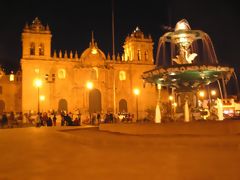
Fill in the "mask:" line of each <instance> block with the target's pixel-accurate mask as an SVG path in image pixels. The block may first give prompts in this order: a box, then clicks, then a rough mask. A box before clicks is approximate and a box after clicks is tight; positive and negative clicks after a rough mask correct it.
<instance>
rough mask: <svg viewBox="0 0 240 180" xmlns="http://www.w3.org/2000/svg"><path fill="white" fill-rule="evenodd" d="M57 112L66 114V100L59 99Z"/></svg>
mask: <svg viewBox="0 0 240 180" xmlns="http://www.w3.org/2000/svg"><path fill="white" fill-rule="evenodd" d="M58 112H59V113H60V112H65V113H67V112H68V107H67V100H66V99H60V100H59V102H58Z"/></svg>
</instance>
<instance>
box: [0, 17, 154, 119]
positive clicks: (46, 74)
mask: <svg viewBox="0 0 240 180" xmlns="http://www.w3.org/2000/svg"><path fill="white" fill-rule="evenodd" d="M51 37H52V34H51V31H50V28H49V26H48V25H47V26H44V25H43V24H42V22H41V21H40V20H39V19H38V18H35V19H34V20H33V22H32V23H31V24H26V25H25V27H24V29H23V32H22V39H21V40H22V57H21V60H20V63H21V72H18V73H17V74H15V78H14V79H13V80H12V81H10V80H9V82H8V83H6V84H8V86H9V84H10V85H11V83H12V85H13V87H12V88H8V89H12V91H13V92H12V95H11V94H10V92H8V93H7V94H5V93H4V92H6V90H4V89H6V88H7V85H2V87H1V88H0V90H1V94H0V98H1V99H0V109H1V111H14V112H19V111H21V112H23V113H37V112H49V111H55V112H62V111H64V112H76V111H78V112H80V113H81V114H88V113H94V112H101V113H107V112H114V113H119V112H129V113H131V114H136V113H137V114H138V116H139V118H144V116H145V115H146V111H147V109H151V108H154V107H155V106H156V97H157V91H156V88H155V86H148V87H147V88H144V83H143V79H142V78H141V75H142V73H143V72H145V71H148V70H151V69H153V68H154V67H155V65H154V58H153V41H152V38H151V36H150V35H149V36H146V35H144V33H143V32H142V31H141V30H140V29H139V28H138V27H137V28H136V29H135V30H134V31H133V32H132V33H131V34H130V35H128V36H127V37H126V39H125V42H124V45H123V48H124V49H123V50H124V53H123V54H122V55H121V56H120V55H119V54H118V55H117V56H116V57H114V56H112V57H110V55H109V54H108V55H107V56H106V54H104V52H103V51H102V50H101V49H100V47H98V45H97V42H96V40H95V39H94V36H93V34H92V37H91V38H90V37H89V41H90V43H89V47H87V48H86V50H84V51H83V52H82V53H81V54H78V52H72V51H70V52H66V51H64V52H63V51H61V50H59V51H58V52H56V51H53V50H52V49H51ZM52 52H53V53H52ZM6 76H7V75H6ZM9 76H11V74H10V75H9ZM3 77H4V76H3ZM5 79H8V78H5ZM0 81H4V80H3V78H2V79H1V80H0ZM1 84H3V83H1ZM5 86H6V87H5ZM136 88H137V90H138V93H139V94H134V89H136ZM135 117H136V116H135Z"/></svg>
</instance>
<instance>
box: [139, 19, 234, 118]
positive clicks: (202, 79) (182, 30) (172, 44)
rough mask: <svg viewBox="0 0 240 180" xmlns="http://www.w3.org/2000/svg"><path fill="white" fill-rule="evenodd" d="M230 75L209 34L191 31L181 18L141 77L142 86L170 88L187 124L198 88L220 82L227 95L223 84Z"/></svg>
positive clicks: (162, 42)
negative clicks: (145, 84)
mask: <svg viewBox="0 0 240 180" xmlns="http://www.w3.org/2000/svg"><path fill="white" fill-rule="evenodd" d="M233 73H234V69H233V68H232V67H229V66H225V65H220V64H219V62H218V60H217V56H216V54H215V50H214V47H213V44H212V41H211V39H210V37H209V36H208V34H207V33H205V32H203V31H201V30H192V29H191V28H190V25H189V23H188V22H187V20H186V19H183V20H181V21H179V22H178V23H177V24H176V26H175V29H174V31H171V32H167V33H165V34H164V35H163V36H162V37H160V39H159V43H158V49H157V56H156V68H155V69H153V70H150V71H146V72H144V73H143V75H142V78H143V80H144V81H145V83H150V84H154V85H161V86H162V87H167V89H172V93H174V94H172V95H174V97H175V99H176V100H177V102H178V104H177V106H179V107H180V106H181V107H182V111H183V112H184V113H183V114H184V116H185V118H184V119H185V121H187V122H188V121H189V117H188V116H189V113H188V112H187V111H189V112H191V108H198V107H197V106H198V103H197V102H191V101H198V95H197V93H198V91H199V89H200V88H205V87H206V86H208V85H210V84H212V83H214V82H218V84H219V83H220V82H221V83H222V87H223V90H224V94H226V92H225V91H226V87H225V85H226V83H227V82H228V80H229V79H230V78H231V76H232V75H233ZM220 87H221V86H220ZM219 92H222V90H219ZM186 97H187V98H186ZM221 97H222V95H221ZM193 106H196V107H193ZM188 108H189V109H188ZM190 119H191V118H190Z"/></svg>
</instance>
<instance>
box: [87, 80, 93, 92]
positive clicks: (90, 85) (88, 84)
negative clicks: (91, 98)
mask: <svg viewBox="0 0 240 180" xmlns="http://www.w3.org/2000/svg"><path fill="white" fill-rule="evenodd" d="M86 86H87V88H88V89H90V90H91V89H93V83H92V82H91V81H88V82H87V84H86Z"/></svg>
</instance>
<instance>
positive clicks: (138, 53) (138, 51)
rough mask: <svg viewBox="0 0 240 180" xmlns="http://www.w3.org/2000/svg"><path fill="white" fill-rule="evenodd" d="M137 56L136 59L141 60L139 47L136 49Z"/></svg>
mask: <svg viewBox="0 0 240 180" xmlns="http://www.w3.org/2000/svg"><path fill="white" fill-rule="evenodd" d="M137 58H138V61H141V59H142V57H141V51H140V49H138V50H137Z"/></svg>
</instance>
